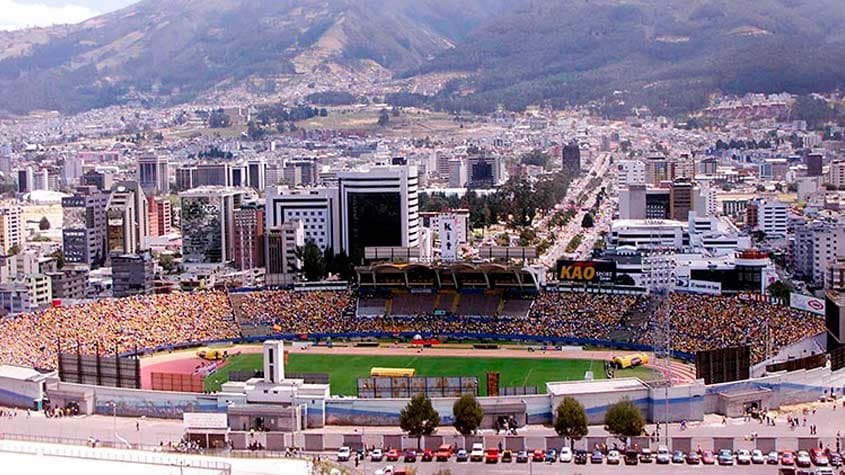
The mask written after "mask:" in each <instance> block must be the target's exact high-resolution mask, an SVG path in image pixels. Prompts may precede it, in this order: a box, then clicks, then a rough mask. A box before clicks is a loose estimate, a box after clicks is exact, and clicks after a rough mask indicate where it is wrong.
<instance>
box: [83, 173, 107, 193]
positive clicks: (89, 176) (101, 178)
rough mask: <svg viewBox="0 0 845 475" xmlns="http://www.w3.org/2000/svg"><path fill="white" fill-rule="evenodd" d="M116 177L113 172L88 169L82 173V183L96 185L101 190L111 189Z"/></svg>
mask: <svg viewBox="0 0 845 475" xmlns="http://www.w3.org/2000/svg"><path fill="white" fill-rule="evenodd" d="M113 181H114V178H113V177H112V174H111V172H107V171H97V170H88V171H87V172H85V174H83V175H82V185H84V186H94V187H96V188H97V189H98V190H100V191H109V190H111V188H112V183H113Z"/></svg>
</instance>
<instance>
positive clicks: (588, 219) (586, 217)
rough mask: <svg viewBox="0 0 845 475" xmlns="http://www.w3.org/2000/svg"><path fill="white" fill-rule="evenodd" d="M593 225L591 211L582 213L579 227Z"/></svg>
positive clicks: (590, 226) (586, 227) (587, 227)
mask: <svg viewBox="0 0 845 475" xmlns="http://www.w3.org/2000/svg"><path fill="white" fill-rule="evenodd" d="M594 225H595V223H593V215H592V213H586V214H584V219H582V220H581V227H582V228H584V229H589V228H592V227H593V226H594Z"/></svg>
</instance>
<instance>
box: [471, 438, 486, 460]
mask: <svg viewBox="0 0 845 475" xmlns="http://www.w3.org/2000/svg"><path fill="white" fill-rule="evenodd" d="M482 460H484V444H482V443H481V442H476V443H474V444H472V449H470V452H469V461H470V462H481V461H482Z"/></svg>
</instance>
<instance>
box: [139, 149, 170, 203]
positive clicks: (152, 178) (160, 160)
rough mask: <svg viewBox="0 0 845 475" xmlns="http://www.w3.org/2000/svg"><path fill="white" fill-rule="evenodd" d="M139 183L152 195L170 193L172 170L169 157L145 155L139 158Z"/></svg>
mask: <svg viewBox="0 0 845 475" xmlns="http://www.w3.org/2000/svg"><path fill="white" fill-rule="evenodd" d="M138 183H140V184H141V188H143V189H144V192H145V193H147V194H150V195H155V194H159V193H161V194H167V193H170V169H169V166H168V161H167V157H161V156H158V155H144V156H141V157H138Z"/></svg>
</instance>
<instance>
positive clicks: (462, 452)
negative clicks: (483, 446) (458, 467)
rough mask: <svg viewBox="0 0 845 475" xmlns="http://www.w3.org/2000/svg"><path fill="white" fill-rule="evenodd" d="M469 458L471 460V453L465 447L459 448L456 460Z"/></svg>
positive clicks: (464, 460) (460, 460)
mask: <svg viewBox="0 0 845 475" xmlns="http://www.w3.org/2000/svg"><path fill="white" fill-rule="evenodd" d="M467 460H469V454H468V453H467V451H466V450H464V449H460V450H458V453H457V454H456V455H455V461H456V462H466V461H467Z"/></svg>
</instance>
